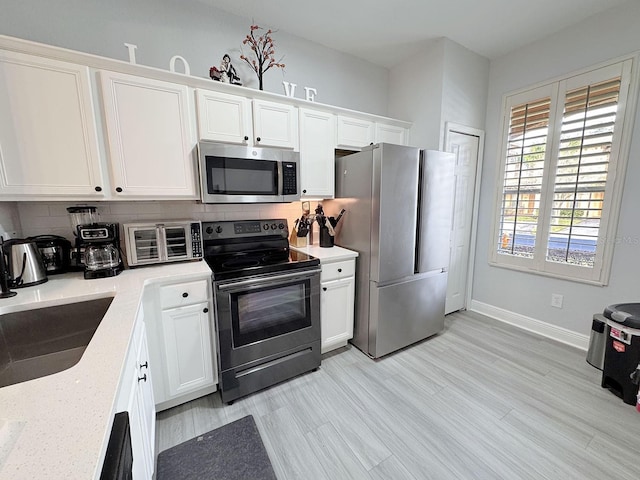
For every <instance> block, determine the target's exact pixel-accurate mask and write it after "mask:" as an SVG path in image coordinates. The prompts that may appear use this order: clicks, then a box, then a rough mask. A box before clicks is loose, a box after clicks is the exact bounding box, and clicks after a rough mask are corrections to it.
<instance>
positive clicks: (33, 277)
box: [4, 238, 48, 288]
mask: <svg viewBox="0 0 640 480" xmlns="http://www.w3.org/2000/svg"><path fill="white" fill-rule="evenodd" d="M4 253H5V255H6V256H7V259H6V264H7V269H8V272H9V283H10V284H11V286H12V287H14V288H20V287H29V286H31V285H38V284H40V283H44V282H46V281H47V280H48V279H47V272H46V270H45V268H44V263H43V261H42V256H41V255H40V250H38V246H37V245H36V242H34V241H32V240H25V239H20V238H15V239H11V240H7V241H6V242H4Z"/></svg>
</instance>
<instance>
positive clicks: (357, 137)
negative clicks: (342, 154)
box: [337, 115, 375, 149]
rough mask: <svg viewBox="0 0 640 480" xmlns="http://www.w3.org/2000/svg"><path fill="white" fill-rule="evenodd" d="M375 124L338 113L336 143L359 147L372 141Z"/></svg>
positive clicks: (342, 145)
mask: <svg viewBox="0 0 640 480" xmlns="http://www.w3.org/2000/svg"><path fill="white" fill-rule="evenodd" d="M374 134H375V124H374V122H370V121H368V120H362V119H359V118H351V117H346V116H344V115H338V129H337V145H338V147H339V148H355V149H360V148H362V147H366V146H367V145H371V144H372V143H373V142H374Z"/></svg>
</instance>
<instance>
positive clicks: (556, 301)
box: [551, 293, 564, 308]
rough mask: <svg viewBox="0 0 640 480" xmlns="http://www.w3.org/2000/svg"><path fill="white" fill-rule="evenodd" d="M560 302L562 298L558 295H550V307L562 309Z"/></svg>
mask: <svg viewBox="0 0 640 480" xmlns="http://www.w3.org/2000/svg"><path fill="white" fill-rule="evenodd" d="M562 300H564V296H563V295H560V294H559V293H552V294H551V306H552V307H556V308H562Z"/></svg>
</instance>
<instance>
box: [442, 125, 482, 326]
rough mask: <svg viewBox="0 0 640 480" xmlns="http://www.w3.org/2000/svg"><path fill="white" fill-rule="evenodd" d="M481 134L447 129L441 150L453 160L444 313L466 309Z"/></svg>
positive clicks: (453, 128)
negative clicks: (449, 241)
mask: <svg viewBox="0 0 640 480" xmlns="http://www.w3.org/2000/svg"><path fill="white" fill-rule="evenodd" d="M483 136H484V133H483V132H481V131H478V130H475V129H471V128H466V127H461V128H455V127H452V126H449V127H448V129H447V138H446V145H445V149H446V150H447V151H448V152H452V153H454V154H455V156H456V168H455V199H454V214H453V230H452V232H451V260H450V264H449V281H448V284H447V301H446V305H445V313H451V312H455V311H457V310H462V309H464V308H466V306H467V296H468V295H467V291H468V288H469V285H468V282H469V278H470V274H469V269H470V268H471V262H470V255H471V247H472V243H473V242H472V237H473V235H472V232H473V216H474V212H475V203H476V175H477V172H478V163H479V160H480V155H481V152H482V150H481V148H482V143H483Z"/></svg>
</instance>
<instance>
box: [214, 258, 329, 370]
mask: <svg viewBox="0 0 640 480" xmlns="http://www.w3.org/2000/svg"><path fill="white" fill-rule="evenodd" d="M214 286H215V292H216V293H215V295H216V313H217V320H218V340H219V349H220V369H221V370H222V371H224V370H227V369H230V368H235V367H238V366H241V365H245V364H248V363H251V362H254V361H256V360H260V359H264V358H267V357H269V356H271V355H277V354H279V353H281V352H286V351H289V350H291V349H293V348H296V347H299V346H301V345H304V344H309V343H312V342H316V341H319V340H320V269H318V268H314V269H312V270H304V271H298V272H295V273H290V272H288V273H283V274H277V275H269V276H257V277H253V278H248V279H247V278H245V279H242V280H235V281H228V282H227V281H225V282H215V284H214Z"/></svg>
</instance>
